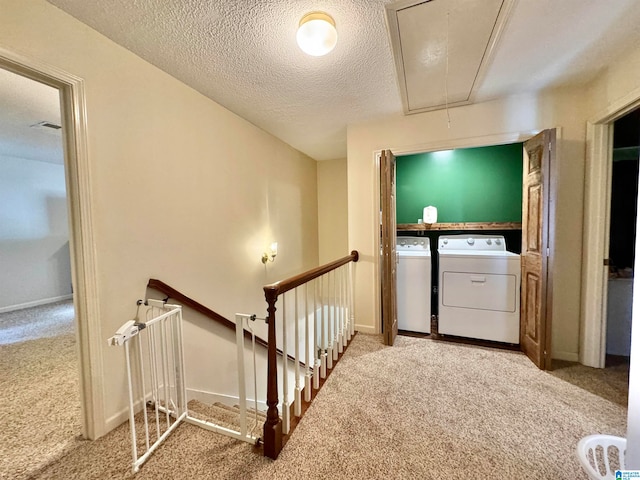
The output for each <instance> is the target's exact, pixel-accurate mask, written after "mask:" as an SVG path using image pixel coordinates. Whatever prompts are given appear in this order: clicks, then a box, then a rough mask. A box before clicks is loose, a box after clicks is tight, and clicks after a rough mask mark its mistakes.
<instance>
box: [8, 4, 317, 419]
mask: <svg viewBox="0 0 640 480" xmlns="http://www.w3.org/2000/svg"><path fill="white" fill-rule="evenodd" d="M0 11H2V15H0V47H2V48H4V49H7V50H9V51H12V52H15V53H19V54H22V55H24V56H26V57H30V58H33V59H36V60H39V61H42V62H45V63H48V64H50V65H53V66H55V67H58V68H60V69H62V70H65V71H67V72H69V73H72V74H74V75H76V76H79V77H81V78H83V79H84V81H85V85H86V104H87V118H88V133H89V138H88V154H89V161H90V167H91V170H92V193H93V200H94V204H93V205H92V209H93V215H94V220H95V225H94V227H95V244H96V245H95V249H96V256H97V263H98V265H97V267H98V269H97V276H98V278H97V282H98V290H99V302H100V323H101V326H102V331H101V333H100V335H101V336H102V338H103V339H104V350H103V358H104V362H103V363H104V372H93V374H94V375H103V377H104V398H105V402H104V403H105V410H106V411H105V419H104V420H105V422H107V420H109V419H111V421H110V422H107V423H106V425H107V426H113V425H112V424H113V423H114V422H116V421H117V419H118V418H121V417H120V416H119V415H120V413H121V412H122V411H123V409H124V408H125V405H126V403H125V392H126V390H125V388H126V380H125V374H124V373H125V372H124V368H123V366H124V355H123V352H122V350H120V349H117V348H113V347H107V344H106V339H107V338H108V337H109V336H111V335H113V333H114V332H115V330H116V329H117V328H118V327H119V326H120V325H121V324H122V323H123V322H124V321H126V320H127V319H130V318H132V317H133V315H134V314H135V312H136V308H135V302H136V300H137V299H138V298H141V297H142V296H144V295H145V286H146V283H147V280H148V279H149V278H150V277H155V278H159V279H161V280H164V281H165V282H167V283H169V284H171V285H172V286H174V287H176V288H178V289H179V290H181V291H183V292H184V293H186V294H187V295H190V296H191V297H193V298H195V299H196V300H199V301H201V302H202V303H204V304H206V305H208V306H209V307H211V308H213V309H214V310H216V311H217V312H219V313H221V314H223V315H224V316H226V317H228V318H233V315H234V313H235V312H247V313H253V312H256V313H258V314H263V313H264V311H265V304H264V300H263V298H264V297H263V293H262V289H261V286H262V285H263V284H265V283H267V282H271V281H275V280H278V279H281V278H283V277H285V276H288V275H291V274H295V273H299V272H300V271H302V270H303V269H308V268H311V267H314V266H316V265H317V264H318V220H317V201H318V200H317V189H316V185H317V184H316V181H317V180H316V175H317V172H316V162H315V161H313V160H312V159H310V158H308V157H306V156H305V155H303V154H301V153H300V152H298V151H296V150H294V149H293V148H291V147H289V146H288V145H286V144H284V143H282V142H281V141H279V140H277V139H276V138H274V137H272V136H271V135H269V134H267V133H265V132H264V131H262V130H260V129H258V128H256V127H255V126H253V125H251V124H250V123H248V122H247V121H245V120H243V119H242V118H240V117H238V116H236V115H234V114H232V113H230V112H229V111H227V110H226V109H224V108H223V107H221V106H220V105H218V104H216V103H214V102H212V101H211V100H209V99H207V98H205V97H204V96H202V95H201V94H199V93H198V92H196V91H194V90H193V89H191V88H189V87H187V86H185V85H184V84H182V83H180V82H179V81H177V80H176V79H175V78H173V77H171V76H169V75H167V74H165V73H163V72H162V71H160V70H158V69H157V68H155V67H154V66H152V65H150V64H148V63H146V62H144V61H142V60H141V59H140V58H139V57H137V56H135V55H134V54H132V53H130V52H128V51H127V50H125V49H123V48H121V47H119V46H117V45H115V44H114V43H112V42H111V41H109V40H107V39H106V38H105V37H103V36H102V35H100V34H98V33H97V32H95V31H94V30H92V29H90V28H88V27H86V26H84V25H83V24H81V23H79V22H78V21H76V20H75V19H73V18H72V17H70V16H68V15H67V14H65V13H63V12H62V11H60V10H58V9H57V8H55V7H53V6H51V5H50V4H48V3H46V2H45V1H43V0H29V1H28V2H25V1H23V0H0ZM274 240H275V241H277V242H278V243H279V252H278V257H277V259H276V261H275V262H274V263H271V264H269V265H268V266H267V267H265V266H263V265H262V263H261V262H260V257H261V255H262V252H263V250H264V248H265V247H266V246H268V245H269V244H270V243H271V242H272V241H274ZM187 349H188V345H187Z"/></svg>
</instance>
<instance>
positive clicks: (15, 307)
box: [0, 295, 73, 313]
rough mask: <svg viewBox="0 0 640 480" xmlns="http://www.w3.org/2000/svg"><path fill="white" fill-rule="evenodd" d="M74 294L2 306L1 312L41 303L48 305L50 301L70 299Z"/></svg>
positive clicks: (35, 305)
mask: <svg viewBox="0 0 640 480" xmlns="http://www.w3.org/2000/svg"><path fill="white" fill-rule="evenodd" d="M72 298H73V295H62V296H59V297H52V298H44V299H42V300H34V301H33V302H27V303H19V304H18V305H9V306H7V307H0V313H6V312H13V311H16V310H23V309H25V308H30V307H39V306H40V305H47V304H49V303H56V302H61V301H63V300H70V299H72Z"/></svg>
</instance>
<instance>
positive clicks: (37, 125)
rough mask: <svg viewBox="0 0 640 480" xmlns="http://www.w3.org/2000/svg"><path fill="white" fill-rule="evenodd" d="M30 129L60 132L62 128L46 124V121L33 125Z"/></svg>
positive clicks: (49, 123) (53, 124)
mask: <svg viewBox="0 0 640 480" xmlns="http://www.w3.org/2000/svg"><path fill="white" fill-rule="evenodd" d="M30 127H31V128H37V129H51V130H54V131H57V130H60V129H61V128H62V126H61V125H58V124H56V123H53V122H48V121H46V120H43V121H42V122H38V123H34V124H33V125H30Z"/></svg>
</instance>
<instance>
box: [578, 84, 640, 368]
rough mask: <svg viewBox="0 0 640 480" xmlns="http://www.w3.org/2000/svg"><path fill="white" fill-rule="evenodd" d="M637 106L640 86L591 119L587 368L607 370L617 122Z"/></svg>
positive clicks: (583, 340) (583, 358) (584, 294)
mask: <svg viewBox="0 0 640 480" xmlns="http://www.w3.org/2000/svg"><path fill="white" fill-rule="evenodd" d="M637 108H640V88H638V89H635V90H634V91H632V92H631V93H629V94H628V95H626V96H625V97H623V98H621V99H619V100H618V101H616V102H613V103H612V104H611V105H609V106H608V107H607V108H606V109H604V110H603V111H601V112H600V113H599V114H597V115H595V116H594V117H593V118H592V119H591V120H589V121H588V122H587V149H586V150H587V151H586V165H585V190H584V217H583V222H584V226H583V232H582V239H583V240H582V266H583V268H582V288H581V308H580V310H581V312H582V315H581V316H582V318H581V322H580V324H581V328H580V363H582V364H584V365H587V366H589V367H595V368H604V366H605V358H606V353H607V348H606V345H607V343H606V340H607V338H606V337H607V322H606V319H607V312H606V308H607V282H606V278H607V271H606V270H607V268H606V267H605V265H603V260H604V259H606V258H608V257H609V231H610V225H609V222H610V218H609V217H610V209H611V174H612V172H611V170H612V156H613V122H615V121H616V120H617V119H619V118H620V117H623V116H624V115H626V114H627V113H629V112H630V111H632V110H635V109H637ZM634 283H635V282H634Z"/></svg>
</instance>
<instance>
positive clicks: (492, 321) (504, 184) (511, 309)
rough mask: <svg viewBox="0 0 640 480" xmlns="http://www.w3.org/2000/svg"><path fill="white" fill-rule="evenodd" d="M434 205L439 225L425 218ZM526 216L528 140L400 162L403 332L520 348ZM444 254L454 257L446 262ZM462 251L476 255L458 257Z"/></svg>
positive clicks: (399, 303) (398, 199)
mask: <svg viewBox="0 0 640 480" xmlns="http://www.w3.org/2000/svg"><path fill="white" fill-rule="evenodd" d="M429 206H432V207H435V209H436V210H437V219H436V220H435V222H434V223H429V222H433V219H430V218H426V219H425V218H424V217H425V214H427V215H431V214H433V213H434V211H433V210H430V211H429V212H425V207H429ZM522 209H523V144H522V143H512V144H505V145H493V146H486V147H476V148H462V149H455V150H447V151H437V152H428V153H420V154H412V155H404V156H398V157H397V158H396V221H397V242H396V243H397V252H398V269H397V270H398V271H397V277H398V280H397V314H398V328H399V330H400V331H401V332H402V333H405V334H415V333H417V334H432V335H434V336H435V335H437V336H439V337H441V338H443V334H444V335H445V336H446V337H447V338H451V339H472V340H473V341H479V342H485V341H490V342H500V343H503V344H505V345H508V344H511V345H514V344H518V343H519V329H520V257H519V254H520V251H521V247H522ZM456 242H461V243H456ZM439 247H443V248H445V249H447V248H449V249H450V250H451V249H455V251H446V252H445V253H444V254H442V255H439V252H438V250H439ZM459 248H461V249H467V248H468V249H470V251H468V252H466V253H465V252H463V251H460V252H459V253H460V254H461V255H460V256H459V255H455V253H458V249H459ZM423 250H426V252H423ZM427 252H428V254H430V255H428V254H427ZM469 253H470V254H472V255H473V257H474V258H477V257H478V256H480V257H481V260H480V262H479V263H478V262H474V261H471V262H469V261H468V260H467V259H466V258H465V257H464V255H466V254H469ZM450 254H451V255H450ZM426 257H428V259H427V258H426ZM445 257H446V260H443V262H444V264H441V261H440V260H441V258H442V259H445ZM446 262H449V263H446ZM443 265H446V268H445V269H446V270H447V271H446V272H443V271H441V270H442V269H441V267H442V266H443ZM425 268H426V269H430V271H429V272H428V274H426V273H425V271H424V270H425ZM441 283H443V284H444V285H441ZM443 311H444V312H443ZM443 313H444V317H443ZM452 319H453V320H452ZM443 322H445V323H444V324H443ZM507 325H508V327H506V326H507ZM505 328H508V330H509V332H506V331H505ZM445 332H446V333H445Z"/></svg>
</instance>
